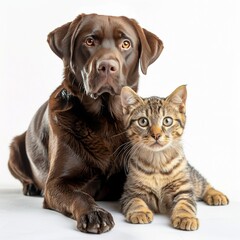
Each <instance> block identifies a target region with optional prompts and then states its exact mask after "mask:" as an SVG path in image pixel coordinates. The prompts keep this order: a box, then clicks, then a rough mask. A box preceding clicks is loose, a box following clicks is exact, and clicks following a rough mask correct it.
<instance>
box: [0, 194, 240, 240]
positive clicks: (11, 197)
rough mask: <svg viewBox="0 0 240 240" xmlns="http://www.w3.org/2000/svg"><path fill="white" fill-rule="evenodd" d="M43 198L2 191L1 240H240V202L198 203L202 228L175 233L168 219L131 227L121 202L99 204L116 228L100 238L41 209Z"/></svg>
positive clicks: (66, 219)
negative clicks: (222, 204)
mask: <svg viewBox="0 0 240 240" xmlns="http://www.w3.org/2000/svg"><path fill="white" fill-rule="evenodd" d="M42 202H43V198H41V197H26V196H23V195H22V193H21V190H20V189H1V190H0V239H1V240H15V239H16V240H22V239H24V240H32V239H34V240H38V239H41V240H43V239H44V240H55V239H56V240H61V239H64V240H66V239H71V240H74V239H81V240H85V239H98V240H105V239H106V240H107V239H109V240H118V239H119V240H120V239H121V240H134V239H138V240H143V239H144V240H155V239H158V240H198V239H201V240H215V239H216V240H239V239H240V203H238V202H230V204H229V205H228V206H221V207H210V206H207V205H205V204H204V203H202V202H199V203H198V218H199V220H200V228H199V230H197V231H194V232H187V231H180V230H175V229H173V228H172V227H171V225H170V220H169V218H168V217H167V216H163V215H155V217H154V220H153V222H152V223H150V224H146V225H143V224H138V225H135V224H129V223H127V222H126V221H125V220H124V217H123V215H122V214H121V213H120V210H119V203H118V202H99V205H101V206H102V207H104V208H105V209H106V210H108V211H110V212H111V213H112V215H113V217H114V220H115V227H114V228H113V229H112V230H111V231H110V232H108V233H104V234H101V235H95V234H85V233H81V232H79V231H77V229H76V222H75V221H74V220H72V219H70V218H67V217H65V216H63V215H61V214H60V213H57V212H55V211H51V210H45V209H43V208H42Z"/></svg>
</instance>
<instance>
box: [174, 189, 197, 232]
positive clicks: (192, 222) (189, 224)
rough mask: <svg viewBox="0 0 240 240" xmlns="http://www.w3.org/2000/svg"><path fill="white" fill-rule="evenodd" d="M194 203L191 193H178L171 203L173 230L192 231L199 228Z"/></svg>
mask: <svg viewBox="0 0 240 240" xmlns="http://www.w3.org/2000/svg"><path fill="white" fill-rule="evenodd" d="M196 212H197V209H196V202H195V199H194V197H193V193H192V192H191V191H188V190H187V191H180V192H179V194H177V195H176V196H175V197H174V199H173V203H172V210H171V221H172V225H173V227H174V228H177V229H180V230H187V231H193V230H197V229H198V227H199V221H198V219H197V217H196Z"/></svg>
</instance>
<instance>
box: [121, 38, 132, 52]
mask: <svg viewBox="0 0 240 240" xmlns="http://www.w3.org/2000/svg"><path fill="white" fill-rule="evenodd" d="M130 47H131V42H130V41H129V40H124V41H123V42H122V48H123V49H125V50H127V49H129V48H130Z"/></svg>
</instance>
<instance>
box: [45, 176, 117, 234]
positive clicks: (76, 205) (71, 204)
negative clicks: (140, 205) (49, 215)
mask: <svg viewBox="0 0 240 240" xmlns="http://www.w3.org/2000/svg"><path fill="white" fill-rule="evenodd" d="M67 181H68V180H66V179H54V180H51V181H48V182H47V184H46V189H45V192H44V205H43V206H44V207H45V208H48V209H53V210H56V211H59V212H61V213H63V214H64V215H67V216H70V217H72V218H73V219H75V220H76V221H77V228H78V230H80V231H81V232H85V233H103V232H107V231H109V230H111V229H112V228H113V226H114V221H113V218H112V215H111V214H110V213H109V212H107V211H106V210H104V209H103V208H101V207H99V206H98V205H97V204H96V202H95V200H94V199H93V197H92V196H90V195H89V194H88V193H86V192H83V191H81V190H80V189H81V184H78V186H77V187H76V186H74V185H72V184H70V183H67ZM83 185H86V183H83Z"/></svg>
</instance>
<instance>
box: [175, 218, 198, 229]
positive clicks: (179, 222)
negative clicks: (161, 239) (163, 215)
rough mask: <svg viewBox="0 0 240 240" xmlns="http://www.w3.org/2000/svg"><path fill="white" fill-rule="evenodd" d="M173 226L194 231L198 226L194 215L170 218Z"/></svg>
mask: <svg viewBox="0 0 240 240" xmlns="http://www.w3.org/2000/svg"><path fill="white" fill-rule="evenodd" d="M172 225H173V227H174V228H177V229H180V230H186V231H194V230H197V229H198V227H199V221H198V219H197V218H196V217H176V218H174V219H173V220H172Z"/></svg>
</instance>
